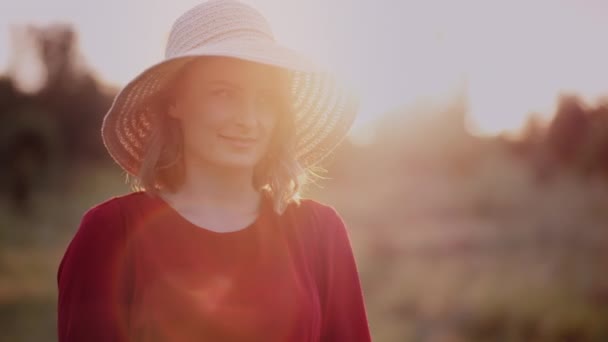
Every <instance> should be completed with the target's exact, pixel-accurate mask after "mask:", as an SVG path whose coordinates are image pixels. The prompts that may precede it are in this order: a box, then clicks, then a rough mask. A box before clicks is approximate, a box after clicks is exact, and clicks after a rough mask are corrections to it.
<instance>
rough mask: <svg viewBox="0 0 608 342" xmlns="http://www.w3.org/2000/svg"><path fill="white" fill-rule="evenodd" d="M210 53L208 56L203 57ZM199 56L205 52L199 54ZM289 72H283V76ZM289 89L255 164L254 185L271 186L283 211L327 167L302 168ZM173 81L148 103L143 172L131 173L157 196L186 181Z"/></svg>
mask: <svg viewBox="0 0 608 342" xmlns="http://www.w3.org/2000/svg"><path fill="white" fill-rule="evenodd" d="M203 58H206V57H203ZM199 59H200V58H199ZM190 63H192V61H191V62H188V63H187V64H186V65H185V66H184V67H182V69H180V71H179V72H177V73H176V74H175V76H174V78H173V80H172V81H171V82H170V83H169V84H170V85H174V84H176V83H175V82H179V80H180V78H181V76H182V75H183V73H184V71H185V70H186V69H187V66H188V65H189V64H190ZM284 77H287V75H286V74H285V73H283V74H282V77H281V80H282V81H285V80H286V79H285V78H284ZM283 84H285V86H284V87H281V89H284V90H285V91H284V92H282V94H281V96H279V99H280V101H279V102H280V103H279V108H280V111H281V115H279V120H278V122H277V125H276V126H275V128H274V131H273V135H272V137H271V139H270V144H269V146H268V151H267V153H266V155H265V156H264V158H263V159H262V160H261V161H260V162H259V163H258V165H256V167H255V169H254V177H253V180H252V181H253V186H254V188H255V189H256V190H258V191H267V192H268V193H269V194H270V195H271V198H272V202H273V209H274V211H275V212H277V213H279V214H282V213H283V212H284V210H285V209H286V208H287V206H288V205H289V204H290V203H291V202H295V203H296V204H299V203H300V199H301V196H300V191H301V190H302V188H303V186H304V185H306V184H307V183H308V182H309V181H311V180H313V177H320V176H319V174H318V173H317V172H323V171H325V170H324V169H322V168H321V167H316V168H315V169H314V170H313V169H312V168H303V167H302V165H301V164H300V162H299V161H298V160H297V159H296V157H295V153H294V151H295V143H296V141H295V137H296V134H295V120H294V118H295V117H294V111H293V109H292V107H291V101H289V94H288V91H289V89H288V88H287V82H283ZM171 89H172V87H171V86H167V87H165V88H164V91H161V92H160V93H159V94H158V96H155V97H154V98H153V99H152V101H151V102H150V103H148V105H147V110H148V111H149V113H150V114H151V115H150V118H149V119H150V120H151V121H152V122H151V127H150V129H151V131H150V135H149V140H148V141H147V143H146V144H145V146H146V149H145V151H144V155H143V157H142V160H141V164H140V168H139V173H138V174H137V175H136V176H132V177H127V181H128V182H129V183H130V185H131V189H132V190H134V191H142V190H145V191H146V192H148V193H150V194H151V195H153V196H157V195H158V193H159V190H165V189H166V190H168V191H169V192H174V191H176V190H177V189H178V187H179V186H181V184H183V181H184V160H183V136H182V132H181V127H180V125H179V121H178V120H177V119H175V118H173V117H171V116H170V115H167V110H168V108H169V105H170V104H171V101H172V93H171Z"/></svg>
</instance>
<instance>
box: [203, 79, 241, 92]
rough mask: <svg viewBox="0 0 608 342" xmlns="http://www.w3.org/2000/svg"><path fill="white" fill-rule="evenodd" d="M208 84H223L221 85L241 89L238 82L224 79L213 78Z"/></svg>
mask: <svg viewBox="0 0 608 342" xmlns="http://www.w3.org/2000/svg"><path fill="white" fill-rule="evenodd" d="M208 84H209V85H223V86H227V87H230V88H236V89H238V90H243V88H242V87H241V86H239V85H238V84H235V83H232V82H229V81H225V80H213V81H209V82H208Z"/></svg>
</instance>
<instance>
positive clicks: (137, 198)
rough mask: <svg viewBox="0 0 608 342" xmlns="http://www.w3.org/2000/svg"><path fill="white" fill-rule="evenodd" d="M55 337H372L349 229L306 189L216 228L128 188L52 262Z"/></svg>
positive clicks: (91, 214)
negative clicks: (248, 218) (234, 226)
mask: <svg viewBox="0 0 608 342" xmlns="http://www.w3.org/2000/svg"><path fill="white" fill-rule="evenodd" d="M57 282H58V289H59V295H58V322H57V323H58V335H59V342H68V341H69V342H72V341H89V342H95V341H100V342H101V341H104V342H110V341H115V342H122V341H146V342H154V341H167V342H168V341H171V342H181V341H264V342H272V341H277V342H278V341H311V342H312V341H349V342H356V341H371V337H370V330H369V325H368V321H367V315H366V312H365V304H364V299H363V293H362V289H361V285H360V280H359V277H358V272H357V266H356V263H355V259H354V257H353V253H352V248H351V244H350V240H349V237H348V230H347V228H346V227H345V225H344V222H343V220H342V219H341V217H340V216H339V214H338V213H337V212H336V211H335V209H334V208H333V207H331V206H328V205H325V204H322V203H320V202H317V201H314V200H311V199H304V200H302V202H301V205H300V206H297V205H296V204H293V203H292V204H290V205H289V207H288V209H287V210H286V211H285V213H284V214H283V215H278V214H276V213H275V212H274V211H273V210H272V204H271V202H270V199H269V198H268V197H267V196H264V200H263V203H262V210H261V213H260V215H259V216H258V218H257V220H256V221H255V222H254V223H252V224H251V225H249V226H247V227H246V228H244V229H242V230H238V231H234V232H228V233H218V232H214V231H212V230H209V229H205V228H203V227H199V226H196V225H194V224H193V223H191V222H190V221H188V220H187V219H185V218H184V217H183V216H181V215H180V214H179V213H178V212H177V211H176V210H175V209H173V208H172V207H171V206H170V205H169V204H167V203H166V202H165V201H164V200H162V199H161V198H158V197H151V196H148V195H147V194H146V193H145V192H134V193H131V194H127V195H121V196H118V197H113V198H111V199H109V200H107V201H105V202H103V203H100V204H98V205H96V206H94V207H93V208H91V209H89V210H88V211H87V212H86V213H85V215H84V216H83V218H82V221H81V223H80V226H79V228H78V230H77V232H76V234H75V235H74V237H73V239H72V241H71V242H70V243H69V245H68V247H67V249H66V251H65V254H64V256H63V258H62V260H61V263H60V264H59V267H58V272H57Z"/></svg>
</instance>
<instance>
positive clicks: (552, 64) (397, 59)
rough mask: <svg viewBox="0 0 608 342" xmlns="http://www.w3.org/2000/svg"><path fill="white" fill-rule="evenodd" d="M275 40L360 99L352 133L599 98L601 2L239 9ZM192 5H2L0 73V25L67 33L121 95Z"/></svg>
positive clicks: (507, 122)
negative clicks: (373, 126) (413, 105)
mask: <svg viewBox="0 0 608 342" xmlns="http://www.w3.org/2000/svg"><path fill="white" fill-rule="evenodd" d="M246 2H248V3H251V4H253V5H254V6H255V7H256V8H258V9H259V10H260V11H261V12H262V13H263V14H264V15H265V16H266V17H267V19H268V20H269V22H270V24H271V26H272V27H273V30H274V32H275V35H276V37H277V39H278V40H279V41H281V42H283V43H284V44H286V45H288V46H291V47H293V48H295V49H297V50H300V51H303V52H306V53H308V54H310V55H311V56H312V57H313V58H314V59H316V60H318V61H320V62H321V63H325V64H328V65H330V66H332V67H334V68H335V70H336V71H337V72H338V74H339V75H340V76H342V77H343V78H344V79H345V80H347V81H348V82H350V83H351V85H352V86H353V87H355V88H356V89H357V90H358V91H359V92H360V93H361V95H362V101H363V102H362V108H361V115H360V116H359V119H358V121H357V125H356V126H355V129H357V127H361V126H364V125H363V124H364V123H365V122H368V121H369V120H372V119H373V118H375V117H377V116H378V115H380V114H382V113H384V112H386V111H388V110H391V109H394V108H395V107H399V106H402V105H406V104H408V103H410V102H411V101H413V100H414V99H416V98H417V97H419V96H431V97H436V98H437V99H438V101H439V100H440V99H441V98H442V96H445V94H448V93H449V92H450V91H451V90H453V89H454V87H456V86H457V85H458V84H462V83H459V82H462V81H463V80H464V79H465V78H466V80H467V82H468V83H467V84H468V86H469V94H470V103H471V115H472V116H473V119H474V121H475V122H476V124H477V126H478V127H479V129H480V130H482V131H484V132H486V133H494V132H498V131H501V130H505V129H516V128H518V127H519V126H521V124H522V122H523V121H524V119H525V115H526V113H527V112H529V111H532V110H534V111H544V112H545V113H550V112H551V110H552V106H553V105H554V103H555V96H556V94H557V93H558V92H560V91H562V90H576V91H579V92H581V93H582V94H583V95H584V96H585V97H586V98H588V99H590V100H592V99H594V98H595V97H596V96H598V95H600V94H606V93H608V20H607V19H606V18H608V1H605V0H536V1H532V0H508V1H507V0H505V1H487V0H486V1H481V0H460V1H453V0H443V1H440V0H410V1H405V0H402V1H388V0H383V1H381V0H375V1H363V0H331V1H330V0H306V1H304V0H299V1H294V0H248V1H246ZM197 3H198V1H194V0H172V1H169V0H128V1H127V0H104V1H83V0H54V1H43V0H19V1H10V2H9V1H3V2H2V3H1V4H0V70H2V69H4V68H5V67H6V65H7V62H8V58H9V56H10V51H9V47H10V45H9V43H10V42H9V33H8V32H9V25H10V24H21V23H28V22H37V23H41V24H44V23H48V22H50V21H52V20H64V21H68V22H72V23H74V25H75V26H76V27H77V29H78V31H79V35H80V44H81V49H82V51H83V54H84V56H85V58H86V60H87V63H88V64H89V65H90V66H91V67H92V68H93V69H95V70H96V71H97V72H98V74H99V75H100V77H101V78H102V79H104V80H106V81H108V82H112V83H116V84H124V83H125V82H126V81H127V80H129V79H130V78H132V77H133V76H135V75H136V74H137V73H138V72H139V71H141V70H143V69H144V68H145V67H146V66H148V65H150V64H152V63H155V62H157V61H159V60H161V59H162V56H163V49H164V43H165V40H166V36H167V34H168V31H169V28H170V26H171V24H172V22H173V21H174V20H175V19H176V18H177V17H178V16H179V15H180V14H181V13H182V12H184V11H186V10H187V9H188V8H190V7H191V6H193V5H195V4H197Z"/></svg>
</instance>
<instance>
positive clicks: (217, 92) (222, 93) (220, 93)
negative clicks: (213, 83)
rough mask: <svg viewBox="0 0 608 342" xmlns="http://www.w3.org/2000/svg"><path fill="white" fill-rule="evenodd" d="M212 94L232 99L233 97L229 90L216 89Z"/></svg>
mask: <svg viewBox="0 0 608 342" xmlns="http://www.w3.org/2000/svg"><path fill="white" fill-rule="evenodd" d="M212 93H213V95H214V96H219V97H230V96H231V95H232V92H231V91H230V90H229V89H216V90H214V91H213V92H212Z"/></svg>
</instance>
